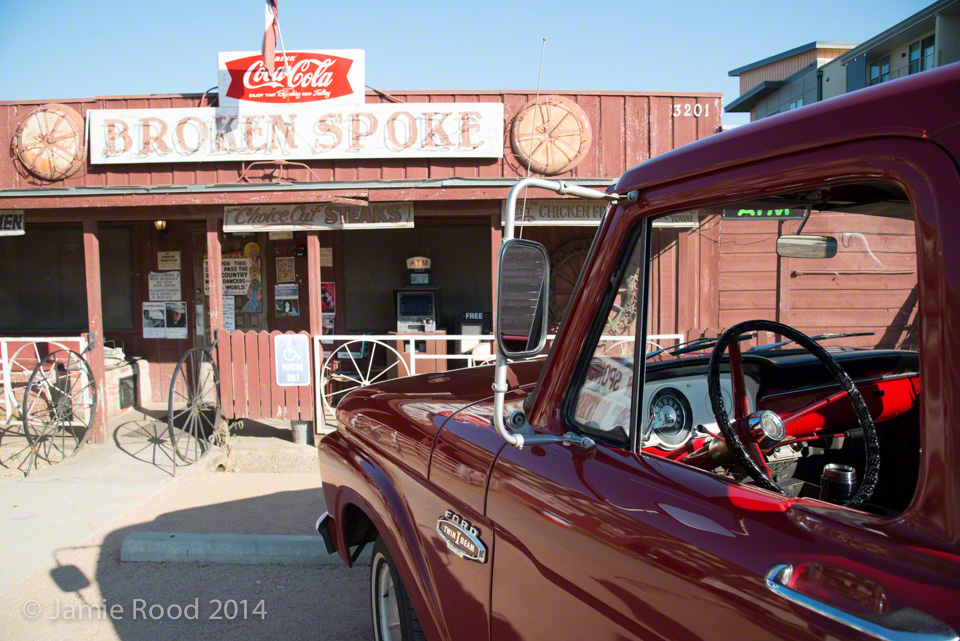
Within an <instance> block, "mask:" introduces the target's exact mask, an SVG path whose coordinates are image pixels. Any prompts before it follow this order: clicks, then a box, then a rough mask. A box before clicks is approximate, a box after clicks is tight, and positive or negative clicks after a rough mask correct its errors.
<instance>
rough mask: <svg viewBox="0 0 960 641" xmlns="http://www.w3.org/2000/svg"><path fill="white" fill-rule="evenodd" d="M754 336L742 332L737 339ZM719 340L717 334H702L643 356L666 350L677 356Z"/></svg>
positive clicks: (706, 346) (743, 339)
mask: <svg viewBox="0 0 960 641" xmlns="http://www.w3.org/2000/svg"><path fill="white" fill-rule="evenodd" d="M754 336H756V334H744V335H743V336H741V337H740V339H739V340H741V341H745V340H749V339H751V338H753V337H754ZM718 340H720V337H719V336H702V337H700V338H694V339H693V340H690V341H686V342H683V343H680V344H679V345H671V346H670V347H663V348H661V349H658V350H656V351H653V352H650V353H649V354H647V355H646V356H645V357H644V358H648V359H649V358H652V357H654V356H657V355H658V354H662V353H664V352H668V353H669V354H670V355H671V356H679V355H681V354H688V353H690V352H697V351H700V350H702V349H710V348H711V347H713V346H714V345H716V344H717V341H718Z"/></svg>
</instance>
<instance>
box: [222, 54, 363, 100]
mask: <svg viewBox="0 0 960 641" xmlns="http://www.w3.org/2000/svg"><path fill="white" fill-rule="evenodd" d="M363 57H364V56H363V51H362V50H360V49H349V50H330V51H289V52H287V53H286V54H284V53H283V52H282V51H278V52H277V54H276V60H275V67H276V70H277V71H276V72H275V73H274V75H273V76H271V75H270V73H269V72H268V71H267V68H266V66H265V65H264V64H263V57H262V56H261V55H260V53H259V52H255V51H246V52H226V53H220V55H219V68H220V71H219V89H220V106H231V105H238V104H241V103H268V104H300V103H308V102H321V101H322V102H346V103H354V104H362V103H363V102H364V77H363V71H364V69H363V67H364V60H363Z"/></svg>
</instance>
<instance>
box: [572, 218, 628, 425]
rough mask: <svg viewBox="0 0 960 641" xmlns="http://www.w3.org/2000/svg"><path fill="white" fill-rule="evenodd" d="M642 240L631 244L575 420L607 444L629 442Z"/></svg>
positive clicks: (581, 388) (578, 400) (585, 381)
mask: <svg viewBox="0 0 960 641" xmlns="http://www.w3.org/2000/svg"><path fill="white" fill-rule="evenodd" d="M643 246H644V241H643V234H640V235H639V238H638V239H637V241H636V242H635V244H634V246H633V249H632V251H631V252H630V257H629V259H628V261H627V263H626V267H625V268H624V270H623V274H622V276H621V278H620V284H619V288H618V290H617V295H616V296H615V298H614V300H613V302H612V304H611V305H610V308H609V310H608V316H607V321H606V323H605V325H604V328H603V333H602V334H601V336H600V340H599V341H598V342H597V344H596V345H595V346H594V348H593V352H594V354H593V357H592V359H591V360H590V363H589V365H588V368H587V373H586V378H585V379H584V382H583V385H582V386H581V387H580V390H579V391H578V393H577V400H576V403H575V405H574V411H573V416H574V419H575V420H576V422H577V423H579V424H580V426H581V427H584V428H587V429H588V430H589V431H591V432H593V433H597V434H600V435H603V436H606V437H608V438H609V439H611V440H614V441H618V442H623V443H627V442H629V440H630V439H629V430H630V411H631V397H632V394H633V392H632V390H633V364H634V355H635V354H636V350H637V342H636V333H637V332H636V329H637V302H638V292H639V291H640V289H641V278H642V270H641V267H642V260H643Z"/></svg>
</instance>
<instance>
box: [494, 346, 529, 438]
mask: <svg viewBox="0 0 960 641" xmlns="http://www.w3.org/2000/svg"><path fill="white" fill-rule="evenodd" d="M491 387H492V388H493V427H494V428H495V429H496V430H497V434H499V435H500V438H502V439H503V440H504V441H506V442H507V444H509V445H512V446H514V447H515V448H517V449H518V450H522V449H523V436H522V435H520V434H512V433H510V432H508V431H507V426H506V425H504V423H503V401H504V397H505V396H506V395H507V390H509V389H510V386H509V385H507V359H506V358H504V356H503V354H501V353H500V352H497V369H496V373H495V374H494V378H493V385H492V386H491Z"/></svg>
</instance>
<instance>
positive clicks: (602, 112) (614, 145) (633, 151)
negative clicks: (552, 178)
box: [0, 91, 722, 189]
mask: <svg viewBox="0 0 960 641" xmlns="http://www.w3.org/2000/svg"><path fill="white" fill-rule="evenodd" d="M392 95H393V96H395V97H396V98H399V99H400V100H402V101H405V102H417V103H421V102H502V103H503V104H504V116H505V127H504V133H505V135H504V157H503V159H484V158H481V159H476V158H473V159H455V158H438V159H436V160H431V159H415V160H408V161H400V160H363V161H356V160H335V161H331V160H307V161H305V162H306V164H307V165H309V167H310V170H312V173H311V171H310V170H308V169H305V168H302V167H291V168H290V169H289V174H288V175H289V176H290V177H291V178H292V179H293V180H298V181H313V180H316V178H317V177H318V178H319V179H320V180H322V181H331V180H338V181H341V180H342V181H350V180H401V179H427V178H447V177H454V176H456V177H463V178H515V177H519V176H523V175H524V174H525V172H526V167H525V166H524V165H523V164H522V163H520V162H519V160H518V159H517V158H516V157H515V156H514V155H513V149H512V148H511V147H510V139H509V137H510V123H511V121H512V119H513V117H514V115H515V114H516V112H517V110H518V109H519V108H520V107H521V106H523V105H524V104H526V103H527V102H528V101H530V100H533V99H534V98H535V97H536V94H535V92H532V91H531V92H513V91H511V92H491V91H486V92H466V91H459V92H447V93H431V92H392ZM546 95H562V96H564V97H566V98H569V99H571V100H573V101H575V102H577V103H578V104H579V105H580V107H582V108H583V110H584V111H585V112H586V113H587V115H588V117H589V118H590V124H591V126H592V127H593V141H592V144H591V146H590V150H589V151H588V152H587V155H586V157H585V158H584V159H583V161H582V162H581V163H580V164H579V165H578V166H577V167H575V168H574V169H573V170H572V171H570V172H569V173H567V174H563V175H562V176H563V177H572V178H605V179H607V178H615V177H617V176H619V175H620V174H622V173H623V172H624V171H626V170H627V169H629V168H630V167H633V166H635V165H638V164H640V163H641V162H643V161H644V160H647V159H648V158H650V157H651V156H655V155H657V154H660V153H663V152H665V151H669V150H670V149H673V148H674V147H676V146H679V145H682V144H685V143H687V142H691V141H693V140H696V139H698V138H703V137H706V136H708V135H710V134H712V133H714V132H715V131H716V129H717V125H719V124H720V115H721V113H720V110H721V109H722V106H721V104H720V95H719V94H711V93H704V94H686V93H677V94H669V93H658V94H647V93H626V92H624V93H617V92H564V93H559V94H552V93H551V92H541V96H546ZM215 98H216V96H215V95H213V96H208V97H207V99H206V102H205V103H204V105H208V104H210V101H211V100H215ZM61 102H63V103H65V104H68V105H70V106H71V107H73V108H75V109H76V110H77V111H79V112H80V113H81V115H84V116H85V115H86V112H87V111H88V110H90V109H144V108H156V109H164V108H171V107H196V106H197V105H198V104H199V103H200V95H198V94H181V95H171V96H128V97H112V98H94V99H74V100H63V101H61ZM367 102H368V103H381V102H388V100H387V99H386V98H384V97H382V96H381V95H379V94H375V93H373V92H368V94H367ZM39 104H42V103H38V102H21V103H17V102H4V103H0V140H11V139H12V137H13V135H14V133H15V132H16V128H17V125H18V123H19V122H20V119H21V118H22V117H24V116H25V115H26V114H27V113H28V112H29V111H30V110H32V109H33V108H35V107H36V106H38V105H39ZM688 104H689V105H691V106H692V105H694V104H699V105H700V106H701V110H702V113H701V115H700V116H699V117H692V116H684V115H681V116H679V117H675V116H674V115H673V114H674V109H673V107H674V105H681V106H683V105H688ZM648 114H652V120H651V121H649V122H648ZM240 170H241V163H238V162H220V163H169V164H149V165H88V166H87V167H86V168H84V169H81V170H80V171H79V172H77V174H75V175H74V176H72V177H70V178H68V179H66V180H63V181H60V182H56V183H50V184H47V183H41V181H38V180H36V179H34V178H32V177H30V176H23V175H20V174H19V173H18V172H17V171H16V169H15V167H14V165H13V163H12V161H11V160H10V159H7V160H4V161H3V162H0V189H22V188H32V187H103V186H114V185H122V186H126V185H171V184H175V185H189V184H219V183H235V182H237V179H238V178H239V172H240ZM254 173H255V174H256V172H254Z"/></svg>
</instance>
